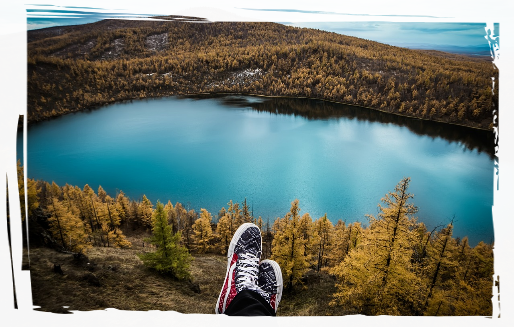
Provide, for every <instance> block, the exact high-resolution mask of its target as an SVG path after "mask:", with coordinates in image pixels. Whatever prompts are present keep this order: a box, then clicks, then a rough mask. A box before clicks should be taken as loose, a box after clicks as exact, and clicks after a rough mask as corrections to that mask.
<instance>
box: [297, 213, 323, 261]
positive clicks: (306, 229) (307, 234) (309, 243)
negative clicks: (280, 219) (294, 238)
mask: <svg viewBox="0 0 514 327" xmlns="http://www.w3.org/2000/svg"><path fill="white" fill-rule="evenodd" d="M298 229H299V231H300V234H301V236H302V238H303V240H304V245H303V248H304V256H305V258H306V260H307V262H309V265H310V266H315V265H316V263H317V260H316V259H317V258H316V254H317V251H316V250H317V248H316V246H317V244H318V239H319V235H318V233H317V231H316V229H315V228H314V223H313V222H312V218H311V215H310V214H309V213H308V212H306V213H304V214H303V215H302V217H301V218H300V220H299V221H298Z"/></svg>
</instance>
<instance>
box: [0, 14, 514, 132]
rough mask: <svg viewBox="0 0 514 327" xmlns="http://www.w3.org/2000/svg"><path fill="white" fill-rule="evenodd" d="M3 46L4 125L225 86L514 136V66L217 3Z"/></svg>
mask: <svg viewBox="0 0 514 327" xmlns="http://www.w3.org/2000/svg"><path fill="white" fill-rule="evenodd" d="M0 54H2V57H3V60H0V65H1V66H2V68H3V73H2V75H0V91H1V94H3V95H5V97H4V100H3V101H0V109H2V111H1V112H0V118H1V120H0V122H1V124H0V134H5V133H9V132H12V131H14V130H16V129H18V128H20V127H23V126H26V125H28V124H30V123H32V122H35V121H39V120H43V119H47V118H50V117H55V116H59V115H61V114H65V113H67V112H73V111H80V110H84V109H86V108H91V107H96V106H101V105H104V104H107V103H112V102H114V101H121V100H128V99H134V98H144V97H152V96H168V95H176V94H190V93H220V92H221V93H245V94H257V95H266V96H289V97H308V98H317V99H323V100H330V101H335V102H342V103H347V104H354V105H359V106H365V107H370V108H373V109H378V110H381V111H385V112H390V113H395V114H400V115H406V116H410V117H416V118H422V119H428V120H434V121H441V122H449V123H454V124H459V125H464V126H468V127H474V128H481V129H489V130H492V131H497V132H505V133H509V134H514V96H513V93H514V65H512V64H509V63H496V62H487V61H485V60H482V59H481V58H471V57H465V56H459V55H449V54H445V53H439V52H430V53H427V52H426V51H419V50H409V49H406V48H400V47H395V46H390V45H386V44H381V43H378V42H374V41H368V40H364V39H359V38H355V37H351V36H345V35H340V34H336V33H331V32H325V31H320V30H313V29H307V28H297V27H291V26H285V25H281V24H278V23H273V22H268V21H264V20H259V19H254V18H247V17H242V16H239V15H236V14H233V13H230V12H227V11H224V10H221V9H216V8H210V7H200V8H190V9H186V10H182V11H179V12H176V13H174V14H172V15H169V16H154V17H147V18H112V19H106V20H102V21H99V22H96V23H90V24H85V25H72V26H64V27H51V28H46V29H42V30H36V31H28V32H21V33H16V34H12V35H7V36H2V37H0ZM255 72H258V74H256V73H255ZM113 73H114V75H113ZM57 81H59V83H56V82H57ZM13 94H14V95H13ZM21 95H23V96H21Z"/></svg>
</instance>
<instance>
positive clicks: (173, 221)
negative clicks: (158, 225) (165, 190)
mask: <svg viewBox="0 0 514 327" xmlns="http://www.w3.org/2000/svg"><path fill="white" fill-rule="evenodd" d="M164 211H166V216H167V218H168V224H170V225H171V231H172V232H173V233H176V232H178V225H177V214H176V213H175V208H173V204H172V203H171V201H170V200H168V203H166V205H165V206H164Z"/></svg>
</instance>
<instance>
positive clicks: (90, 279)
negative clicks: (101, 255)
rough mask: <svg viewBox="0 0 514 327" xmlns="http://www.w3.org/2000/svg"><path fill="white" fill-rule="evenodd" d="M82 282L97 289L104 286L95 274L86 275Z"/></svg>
mask: <svg viewBox="0 0 514 327" xmlns="http://www.w3.org/2000/svg"><path fill="white" fill-rule="evenodd" d="M82 280H83V281H85V282H87V283H88V284H89V285H91V286H96V287H100V286H102V284H101V283H100V279H98V277H96V275H95V274H93V273H86V274H85V275H84V276H83V277H82Z"/></svg>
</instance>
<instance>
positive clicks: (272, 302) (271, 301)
mask: <svg viewBox="0 0 514 327" xmlns="http://www.w3.org/2000/svg"><path fill="white" fill-rule="evenodd" d="M276 298H277V294H271V296H270V298H269V304H270V305H271V307H272V308H273V310H275V311H277V307H276Z"/></svg>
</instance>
